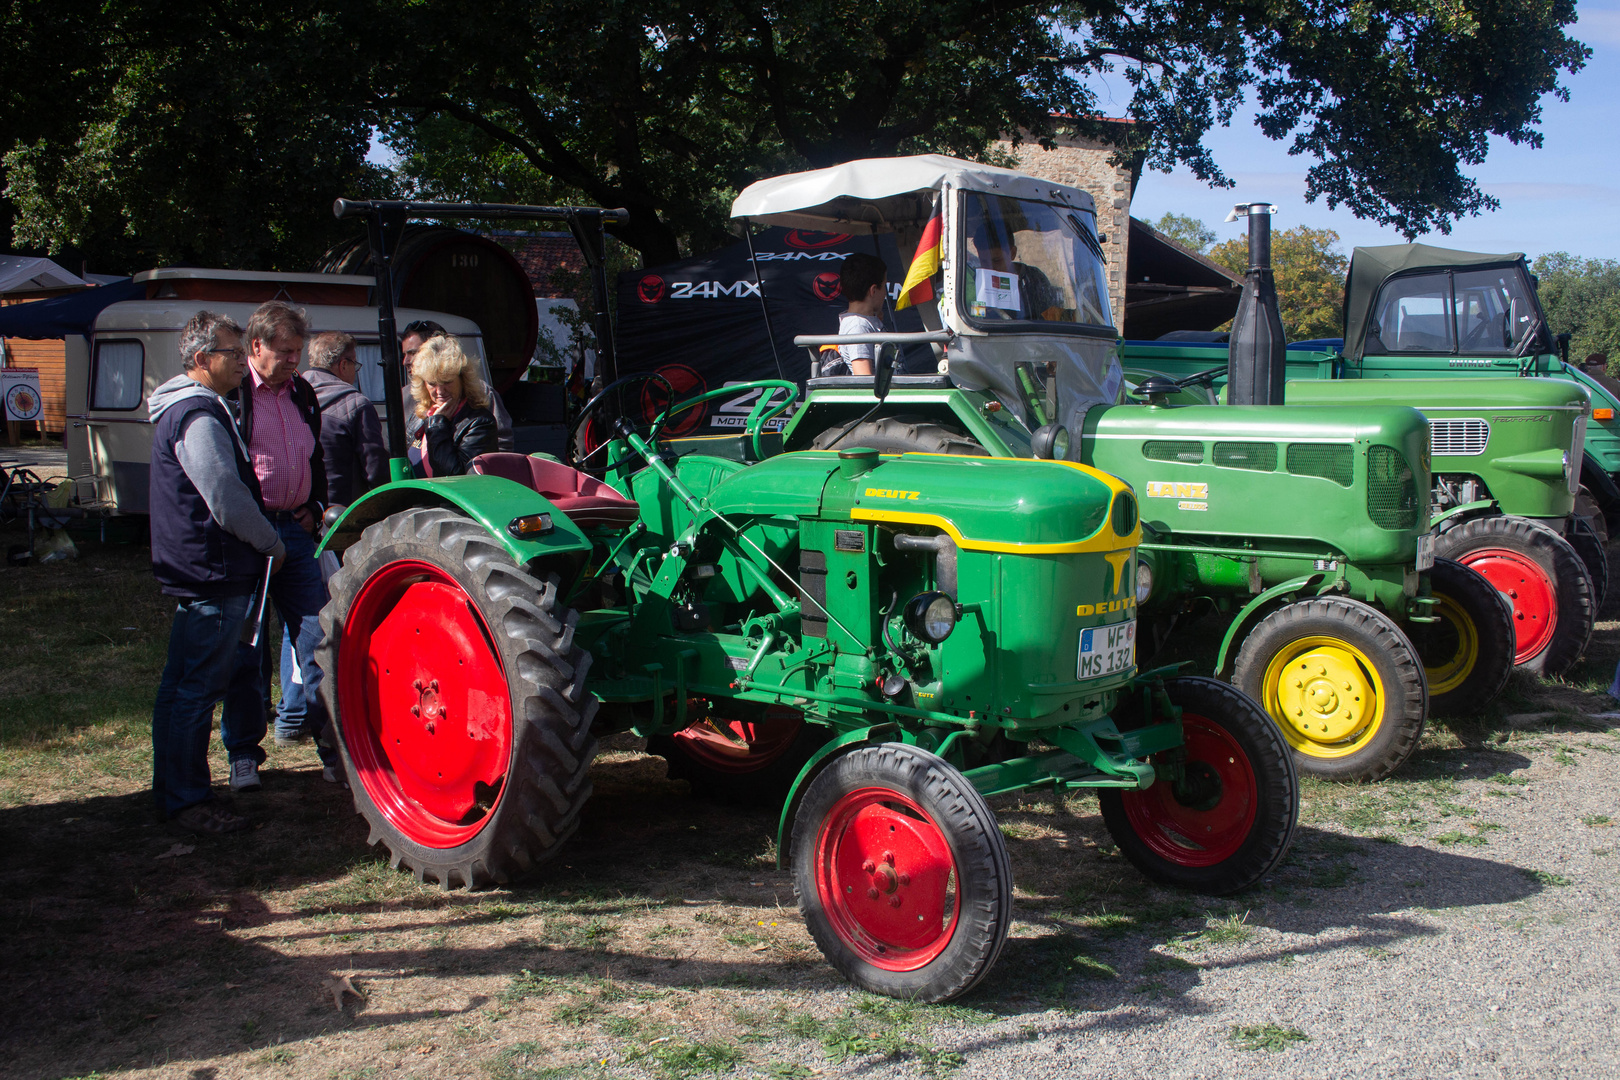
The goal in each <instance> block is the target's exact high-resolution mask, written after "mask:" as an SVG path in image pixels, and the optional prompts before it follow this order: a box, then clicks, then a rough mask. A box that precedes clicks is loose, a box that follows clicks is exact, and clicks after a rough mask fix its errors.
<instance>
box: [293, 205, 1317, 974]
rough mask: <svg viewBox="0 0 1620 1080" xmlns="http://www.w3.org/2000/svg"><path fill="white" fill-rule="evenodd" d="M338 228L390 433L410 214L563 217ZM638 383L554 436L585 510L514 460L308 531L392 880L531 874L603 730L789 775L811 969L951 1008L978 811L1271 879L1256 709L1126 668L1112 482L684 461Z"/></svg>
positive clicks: (995, 856) (1226, 880)
mask: <svg viewBox="0 0 1620 1080" xmlns="http://www.w3.org/2000/svg"><path fill="white" fill-rule="evenodd" d="M339 212H340V215H341V214H354V215H360V216H366V217H367V218H368V219H370V222H371V224H372V235H373V254H374V261H375V264H376V265H377V266H378V267H379V281H378V286H379V287H378V293H379V296H380V297H381V298H382V313H381V316H382V317H381V326H380V337H381V340H382V342H383V346H384V355H385V357H386V361H385V371H386V377H387V379H388V381H390V382H392V383H394V384H395V385H394V386H391V387H390V388H389V395H388V408H389V410H390V413H389V422H390V426H391V427H398V426H400V424H401V418H400V416H399V414H398V411H397V408H396V406H397V403H398V400H399V394H398V391H397V380H398V378H399V373H400V368H399V357H398V356H397V354H396V352H395V343H396V341H397V338H396V336H395V332H394V330H395V328H394V326H393V325H392V311H391V308H390V306H389V304H388V300H387V298H388V297H389V295H390V282H389V255H390V237H391V236H397V226H398V224H399V223H401V222H403V220H404V218H405V216H406V215H408V214H410V213H413V212H416V213H426V214H431V215H432V216H435V217H444V216H451V215H454V214H458V213H459V214H460V215H462V216H476V217H491V216H520V217H537V216H545V215H548V214H549V215H553V216H561V215H563V214H565V213H567V214H582V213H587V212H585V211H573V210H568V209H548V208H509V207H508V208H502V207H490V206H476V207H450V206H445V205H442V204H426V205H422V204H415V205H413V204H400V203H340V204H339ZM589 213H595V214H604V213H605V212H601V211H590V212H589ZM570 220H577V218H575V219H570ZM598 220H600V219H598ZM646 382H659V383H663V380H662V379H661V378H660V377H659V376H657V375H655V374H643V375H633V376H630V377H628V378H625V379H621V380H617V381H616V382H614V383H612V384H610V385H609V386H607V387H606V388H604V390H603V391H602V392H601V393H600V394H598V395H597V397H596V398H594V399H593V401H592V402H591V403H590V404H589V405H587V406H586V409H585V411H584V413H583V414H582V415H581V416H580V418H579V420H580V423H581V424H584V423H587V422H590V421H592V420H595V421H599V422H600V423H601V425H602V430H604V431H606V432H607V433H608V436H609V441H608V442H606V443H605V444H603V449H604V451H605V459H606V460H605V463H604V464H605V475H606V476H607V477H608V478H609V480H610V482H609V483H603V482H601V481H599V480H597V479H595V478H593V477H592V476H590V475H588V474H587V473H585V472H582V471H580V470H577V469H575V468H571V467H569V466H566V465H563V464H561V463H559V462H555V461H551V460H547V459H543V458H538V457H536V458H525V457H522V456H519V455H503V454H496V455H486V456H485V457H483V458H480V459H478V460H477V461H476V462H475V466H474V474H473V475H467V476H457V477H447V478H441V479H432V480H412V479H408V478H405V477H404V475H403V474H404V473H405V469H404V468H403V463H400V462H396V476H397V477H399V478H398V479H396V480H395V482H393V483H390V484H388V485H386V486H384V487H382V488H380V489H377V490H375V491H372V492H370V493H368V494H367V495H366V496H365V497H364V498H362V499H360V500H359V501H357V502H356V503H355V504H354V505H353V506H350V507H348V508H346V509H338V510H337V512H335V513H332V514H329V517H331V519H332V520H331V522H330V523H329V528H328V531H327V535H326V538H325V541H324V550H329V551H336V552H340V553H341V555H342V568H341V569H340V570H339V571H338V572H337V573H336V574H335V575H334V576H333V578H332V580H331V594H332V599H331V602H330V603H329V605H328V606H327V608H326V609H325V611H324V612H323V613H322V626H323V629H324V630H325V640H324V642H323V644H322V646H321V652H320V662H321V664H322V666H323V669H324V670H325V671H326V672H327V673H328V674H327V678H326V679H325V680H324V682H323V691H322V693H323V695H324V700H325V702H326V704H327V706H328V708H329V709H330V712H331V716H332V718H333V721H334V724H335V726H336V729H337V732H338V734H339V736H340V745H341V750H342V755H343V759H344V763H345V765H346V767H347V769H348V772H349V779H350V783H351V786H352V789H353V793H354V800H355V805H356V809H357V810H358V811H359V812H360V813H362V814H363V815H364V816H365V817H366V819H367V821H368V822H369V823H370V825H371V841H372V842H373V843H377V842H382V843H385V844H386V845H387V846H388V848H389V849H390V851H391V852H392V856H393V864H394V865H395V866H403V867H407V868H409V869H411V870H412V871H414V872H415V874H416V875H417V877H418V878H419V879H432V880H436V881H438V882H439V883H441V884H442V885H443V886H444V887H446V888H450V887H452V886H456V885H465V886H468V887H476V886H478V885H482V884H486V883H489V882H503V881H507V880H509V879H511V878H514V877H516V876H518V875H520V874H522V873H525V872H527V871H529V870H532V869H533V868H535V867H536V866H538V865H539V864H541V863H543V862H545V861H546V860H547V859H549V858H551V857H553V856H554V855H556V854H557V852H558V850H559V848H560V847H561V845H562V844H563V843H564V841H566V840H567V839H568V837H569V836H570V835H571V834H572V833H573V832H574V831H575V830H576V829H577V828H578V826H579V822H580V816H581V814H582V813H584V812H585V807H586V804H587V800H588V799H589V796H590V793H591V782H590V776H589V769H590V764H591V759H592V756H593V754H594V752H595V749H596V746H597V740H598V738H600V737H601V736H603V735H606V734H609V733H612V732H618V731H626V730H628V731H634V732H636V733H638V734H641V735H644V736H646V737H648V739H649V740H659V739H664V740H672V741H673V740H676V739H681V738H682V737H683V736H684V740H683V742H682V743H681V749H680V753H681V754H684V755H685V757H686V759H687V763H688V764H691V765H695V766H698V767H702V768H705V769H707V770H708V772H709V775H710V777H711V779H712V780H713V781H714V782H715V783H717V784H724V783H725V778H726V776H727V775H728V774H729V775H731V776H733V777H738V776H740V777H742V778H743V779H744V780H746V779H747V778H748V777H749V776H753V777H755V778H758V777H759V776H761V775H763V774H765V773H767V772H769V771H771V770H775V772H776V773H777V774H779V775H785V774H786V773H789V772H790V773H791V779H790V780H788V781H787V782H786V784H785V787H786V792H785V794H786V798H785V800H784V805H783V810H782V818H781V822H782V824H781V843H780V844H779V847H778V850H779V851H781V852H783V853H784V854H785V855H787V856H788V857H789V858H790V859H791V866H792V872H793V880H794V885H795V890H796V892H797V894H798V897H799V903H800V907H801V910H802V911H803V913H804V916H805V918H806V921H807V924H808V926H809V929H810V931H811V934H812V935H813V936H814V938H815V940H816V941H817V943H818V944H819V945H820V947H821V948H822V950H823V952H824V953H825V954H826V956H827V958H828V959H829V961H831V962H832V964H833V965H834V966H835V967H836V968H837V969H838V970H839V971H840V972H842V973H843V974H844V975H845V976H847V977H848V978H849V979H850V980H851V981H852V982H854V983H856V984H857V985H859V986H862V987H864V988H866V989H869V990H872V991H875V992H879V993H885V994H892V995H896V996H901V997H906V998H915V999H919V1000H924V1001H940V1000H944V999H947V998H950V997H953V996H955V995H958V994H961V993H963V992H965V991H966V990H968V989H969V988H970V987H972V986H973V985H975V984H976V983H977V982H978V981H979V980H980V979H982V978H983V977H984V976H985V974H986V973H987V972H988V971H989V970H990V968H991V967H992V965H993V964H994V963H995V960H996V958H997V955H998V954H999V952H1000V950H1001V947H1002V944H1003V942H1004V941H1005V940H1006V936H1007V932H1008V927H1009V923H1010V920H1011V917H1012V912H1011V909H1012V881H1011V871H1010V865H1009V862H1008V856H1007V849H1006V844H1005V841H1004V839H1003V837H1002V834H1001V832H1000V830H999V828H998V826H997V824H996V820H995V816H994V813H993V812H992V811H991V810H990V808H989V806H988V804H987V803H986V801H985V800H986V798H987V797H989V796H993V795H997V794H1002V793H1007V792H1018V791H1030V790H1044V791H1069V790H1077V789H1094V790H1096V791H1097V793H1098V799H1099V802H1100V805H1101V809H1102V813H1103V817H1104V821H1105V823H1106V825H1107V827H1108V829H1109V830H1110V832H1111V834H1112V835H1113V837H1114V838H1115V840H1116V841H1117V843H1118V844H1119V846H1120V850H1121V851H1122V853H1123V854H1124V855H1125V856H1126V857H1127V858H1128V859H1129V860H1130V861H1131V862H1132V863H1133V864H1134V865H1135V866H1137V867H1138V868H1139V869H1140V870H1141V871H1142V872H1143V873H1144V874H1146V875H1148V876H1149V877H1150V878H1152V879H1154V880H1156V881H1160V882H1164V883H1168V884H1173V885H1177V886H1181V887H1185V888H1189V889H1194V890H1198V891H1203V892H1210V893H1229V892H1233V891H1236V890H1240V889H1243V888H1245V887H1248V886H1250V885H1252V884H1254V883H1255V882H1256V881H1258V880H1259V879H1260V878H1261V877H1262V876H1263V875H1264V874H1265V873H1266V872H1267V871H1268V870H1269V869H1270V868H1271V867H1272V866H1274V865H1275V864H1276V863H1277V861H1278V860H1279V859H1280V858H1281V857H1282V856H1283V854H1284V852H1285V851H1286V850H1287V847H1288V844H1289V840H1290V838H1291V836H1292V832H1293V828H1294V825H1295V822H1296V819H1297V814H1298V798H1299V790H1298V781H1297V774H1296V772H1295V769H1294V765H1293V761H1292V757H1291V755H1290V754H1289V752H1288V746H1287V743H1286V742H1284V740H1283V739H1282V738H1281V736H1280V735H1279V733H1278V731H1277V729H1276V728H1275V726H1274V725H1273V724H1272V723H1271V722H1270V720H1269V719H1268V718H1267V717H1266V715H1265V713H1264V712H1263V711H1262V710H1261V709H1259V708H1258V707H1257V706H1256V705H1255V704H1254V702H1253V701H1251V700H1250V699H1248V698H1247V697H1245V696H1244V695H1243V694H1241V693H1239V692H1237V691H1235V690H1234V689H1232V688H1230V687H1228V686H1226V685H1224V684H1222V683H1220V682H1217V681H1215V680H1212V679H1207V678H1200V677H1190V676H1178V675H1176V674H1175V672H1174V670H1165V671H1157V672H1148V673H1139V672H1138V670H1137V667H1136V582H1137V579H1138V562H1137V549H1138V544H1139V542H1140V539H1141V536H1142V529H1141V522H1140V520H1139V508H1138V503H1137V500H1136V498H1135V496H1134V494H1133V493H1132V492H1131V490H1130V489H1129V487H1128V486H1127V485H1125V484H1124V483H1122V482H1121V481H1119V480H1118V479H1116V478H1115V477H1113V476H1110V475H1108V474H1107V473H1105V472H1102V471H1099V470H1097V469H1095V468H1091V467H1089V466H1085V465H1082V464H1079V463H1071V462H1061V461H1043V460H1002V459H995V460H992V459H974V458H963V457H954V456H931V455H903V456H899V457H885V456H882V455H880V454H878V453H876V452H875V451H873V450H870V449H860V448H853V447H851V448H847V449H844V450H840V451H837V452H804V453H785V454H780V455H777V456H774V457H770V458H769V459H768V460H762V461H757V462H756V463H751V464H749V463H744V462H743V461H741V460H734V459H732V458H728V457H725V456H719V455H708V454H698V453H690V454H686V455H683V456H680V457H675V456H674V455H672V454H669V453H668V452H667V451H663V450H661V449H660V448H659V441H658V434H659V430H660V429H661V428H662V427H663V426H664V424H665V423H667V419H668V417H669V416H670V415H671V414H672V412H673V410H672V409H670V408H666V409H665V410H664V411H663V412H662V413H661V414H660V415H659V416H658V417H656V418H654V419H653V420H652V422H651V423H650V424H643V425H641V426H638V424H637V423H636V421H635V418H634V417H633V415H632V410H626V409H622V408H620V403H621V398H622V397H623V396H625V391H626V389H627V388H635V389H637V390H639V389H641V388H642V387H641V386H639V385H638V384H642V383H646ZM750 386H751V387H757V388H759V389H761V390H763V391H775V392H776V395H775V398H774V400H772V395H771V394H770V393H762V394H761V398H760V402H759V404H758V405H757V406H756V408H755V409H754V412H753V413H752V414H751V415H750V417H749V419H748V426H747V429H746V431H745V433H744V435H743V436H741V437H740V438H739V439H738V440H737V443H738V445H739V447H741V448H742V449H741V450H739V452H738V453H737V454H736V455H735V456H736V457H743V456H750V457H759V456H761V429H762V427H763V425H764V424H765V423H766V422H767V421H768V420H769V419H770V417H771V416H772V415H773V414H774V413H777V412H780V411H781V410H782V409H783V408H785V407H787V406H788V405H789V404H790V403H791V401H792V400H793V398H794V396H795V395H796V393H797V390H796V387H794V386H793V385H792V384H790V383H781V382H768V383H760V384H750ZM662 390H663V391H664V392H665V394H666V397H665V400H669V401H673V399H674V394H673V391H672V390H671V389H670V387H669V385H668V384H667V383H663V385H662ZM630 396H632V397H633V398H634V399H635V400H636V401H637V402H639V401H640V400H641V395H640V394H639V393H636V394H633V395H630ZM615 414H616V415H615ZM395 434H396V435H398V432H397V431H396V432H395ZM395 445H402V440H400V441H396V443H395ZM806 729H811V730H813V731H814V732H815V733H817V734H816V737H815V738H812V739H807V738H802V737H801V735H802V733H803V732H804V731H805V730H806ZM784 761H791V762H792V764H793V766H794V767H792V768H791V769H784V768H783V767H782V763H783V762H784Z"/></svg>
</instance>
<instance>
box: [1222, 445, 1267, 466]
mask: <svg viewBox="0 0 1620 1080" xmlns="http://www.w3.org/2000/svg"><path fill="white" fill-rule="evenodd" d="M1215 464H1217V465H1224V466H1225V467H1226V468H1228V469H1253V470H1254V471H1255V472H1274V471H1275V470H1276V468H1277V446H1276V444H1275V443H1265V442H1218V443H1216V444H1215Z"/></svg>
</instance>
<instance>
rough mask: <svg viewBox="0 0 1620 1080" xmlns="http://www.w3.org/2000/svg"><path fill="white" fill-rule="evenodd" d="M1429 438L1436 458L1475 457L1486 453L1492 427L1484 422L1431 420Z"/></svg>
mask: <svg viewBox="0 0 1620 1080" xmlns="http://www.w3.org/2000/svg"><path fill="white" fill-rule="evenodd" d="M1429 438H1430V439H1431V440H1433V443H1434V453H1435V456H1437V457H1438V456H1440V455H1442V454H1444V455H1448V456H1451V457H1473V456H1474V455H1476V454H1483V453H1484V452H1485V444H1486V443H1487V442H1489V441H1490V438H1491V425H1489V424H1487V423H1486V422H1485V421H1483V420H1430V421H1429Z"/></svg>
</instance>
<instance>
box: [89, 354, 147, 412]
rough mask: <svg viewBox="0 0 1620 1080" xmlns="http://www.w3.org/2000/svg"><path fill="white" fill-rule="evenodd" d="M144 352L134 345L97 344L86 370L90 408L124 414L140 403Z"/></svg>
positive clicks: (144, 360) (143, 372)
mask: <svg viewBox="0 0 1620 1080" xmlns="http://www.w3.org/2000/svg"><path fill="white" fill-rule="evenodd" d="M145 366H146V350H145V349H144V348H142V347H141V343H140V342H138V341H98V342H96V356H95V361H94V363H92V364H91V368H90V407H91V408H92V409H117V410H120V411H127V410H129V409H133V408H136V407H137V406H139V405H140V403H141V389H142V378H143V376H144V375H145V371H144V368H145Z"/></svg>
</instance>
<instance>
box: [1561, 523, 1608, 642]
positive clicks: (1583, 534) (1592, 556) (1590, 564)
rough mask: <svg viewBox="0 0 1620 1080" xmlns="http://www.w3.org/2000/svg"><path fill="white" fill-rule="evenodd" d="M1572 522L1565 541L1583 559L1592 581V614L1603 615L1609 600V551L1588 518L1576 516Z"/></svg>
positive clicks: (1582, 563)
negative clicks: (1604, 606) (1604, 607)
mask: <svg viewBox="0 0 1620 1080" xmlns="http://www.w3.org/2000/svg"><path fill="white" fill-rule="evenodd" d="M1570 522H1571V525H1570V530H1569V535H1568V536H1566V537H1564V539H1565V540H1568V541H1569V546H1570V547H1572V548H1574V549H1575V554H1577V555H1579V556H1580V557H1581V565H1582V566H1584V567H1586V574H1587V576H1588V577H1590V578H1591V579H1592V612H1593V616H1594V617H1596V616H1597V615H1599V614H1601V613H1602V611H1603V605H1604V604H1605V603H1606V602H1607V601H1608V599H1609V551H1608V548H1606V547H1605V546H1604V543H1603V540H1602V538H1601V537H1599V535H1598V533H1597V530H1596V529H1594V528H1593V527H1592V523H1591V522H1590V521H1588V520H1587V519H1586V518H1583V517H1580V516H1576V517H1573V518H1571V519H1570Z"/></svg>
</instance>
